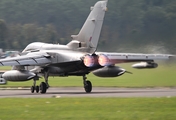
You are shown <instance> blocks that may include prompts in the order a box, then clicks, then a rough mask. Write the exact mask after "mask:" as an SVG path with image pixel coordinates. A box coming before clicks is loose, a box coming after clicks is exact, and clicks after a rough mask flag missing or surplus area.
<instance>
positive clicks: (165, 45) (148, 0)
mask: <svg viewBox="0 0 176 120" xmlns="http://www.w3.org/2000/svg"><path fill="white" fill-rule="evenodd" d="M96 1H97V0H34V1H32V0H1V2H0V19H1V20H0V47H1V48H4V49H22V48H24V47H25V46H26V45H27V44H28V43H30V42H33V41H41V42H50V43H58V42H59V43H63V44H65V43H67V42H68V41H70V40H71V38H70V35H72V34H77V33H78V31H79V30H80V28H81V26H82V25H83V23H84V21H85V19H86V17H87V16H88V14H89V12H90V9H89V7H90V6H92V5H94V3H95V2H96ZM108 8H109V9H108V12H107V14H106V17H105V22H104V25H103V30H102V34H101V38H100V44H99V49H102V48H106V50H107V51H110V50H116V51H128V52H129V50H130V51H139V48H142V49H144V46H147V47H146V49H145V50H146V51H147V49H148V50H151V48H152V50H153V49H154V48H155V49H154V50H153V51H158V52H163V51H165V52H172V53H174V52H175V51H176V40H175V39H176V34H175V33H176V1H175V0H109V3H108ZM151 46H153V47H151ZM132 48H133V49H132ZM134 48H135V49H134ZM156 48H157V50H156Z"/></svg>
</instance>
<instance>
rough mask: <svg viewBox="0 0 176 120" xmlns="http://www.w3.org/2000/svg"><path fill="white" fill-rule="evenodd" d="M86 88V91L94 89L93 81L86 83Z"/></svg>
mask: <svg viewBox="0 0 176 120" xmlns="http://www.w3.org/2000/svg"><path fill="white" fill-rule="evenodd" d="M84 89H85V91H86V93H90V92H91V91H92V83H91V82H90V81H89V80H88V81H86V83H85V84H84Z"/></svg>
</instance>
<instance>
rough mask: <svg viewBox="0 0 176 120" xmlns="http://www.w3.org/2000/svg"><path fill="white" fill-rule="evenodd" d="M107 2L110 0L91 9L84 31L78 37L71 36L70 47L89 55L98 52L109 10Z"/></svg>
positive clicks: (99, 2)
mask: <svg viewBox="0 0 176 120" xmlns="http://www.w3.org/2000/svg"><path fill="white" fill-rule="evenodd" d="M107 2H108V0H104V1H98V2H97V3H96V4H95V5H94V7H91V12H90V14H89V16H88V18H87V20H86V22H85V23H84V25H83V27H82V29H81V30H80V32H79V34H78V35H72V36H71V37H72V39H73V40H72V41H71V42H70V43H68V46H70V47H72V48H75V49H78V50H80V51H85V52H89V53H94V52H95V51H96V49H97V45H98V41H99V37H100V32H101V28H102V24H103V20H104V15H105V11H106V10H107V7H106V6H107ZM76 44H77V45H76ZM75 45H76V46H75Z"/></svg>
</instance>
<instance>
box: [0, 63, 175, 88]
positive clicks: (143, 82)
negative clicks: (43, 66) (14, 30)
mask: <svg viewBox="0 0 176 120" xmlns="http://www.w3.org/2000/svg"><path fill="white" fill-rule="evenodd" d="M119 66H121V67H123V68H125V69H126V70H127V71H131V72H132V73H133V74H128V73H126V74H124V75H122V76H120V77H116V78H99V77H96V76H94V75H92V74H90V75H88V76H87V77H88V80H91V81H92V84H93V86H110V87H175V86H176V64H170V65H166V64H160V66H159V67H158V68H156V69H144V70H139V69H134V68H131V67H130V66H131V64H120V65H119ZM5 68H6V69H8V68H7V67H5ZM41 81H44V79H43V78H42V79H40V80H39V81H38V82H37V84H40V82H41ZM32 83H33V81H27V82H8V84H7V85H1V86H0V87H8V86H21V87H23V86H27V87H28V86H31V85H32ZM49 84H50V86H56V87H58V86H59V87H60V86H63V87H64V86H83V85H82V77H50V78H49Z"/></svg>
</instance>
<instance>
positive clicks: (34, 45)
mask: <svg viewBox="0 0 176 120" xmlns="http://www.w3.org/2000/svg"><path fill="white" fill-rule="evenodd" d="M44 44H45V43H40V42H35V43H31V44H29V45H28V46H27V47H26V48H25V49H24V50H23V52H30V51H37V50H40V48H41V47H42V46H43V45H44Z"/></svg>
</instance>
